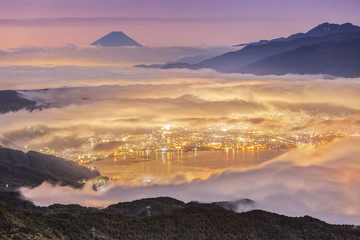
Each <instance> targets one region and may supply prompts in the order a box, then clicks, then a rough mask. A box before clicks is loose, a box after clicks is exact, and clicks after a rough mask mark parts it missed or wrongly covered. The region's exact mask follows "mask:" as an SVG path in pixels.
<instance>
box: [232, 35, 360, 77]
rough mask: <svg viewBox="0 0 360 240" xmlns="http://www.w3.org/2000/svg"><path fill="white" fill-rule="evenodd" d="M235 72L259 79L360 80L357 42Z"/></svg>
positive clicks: (278, 58) (268, 60)
mask: <svg viewBox="0 0 360 240" xmlns="http://www.w3.org/2000/svg"><path fill="white" fill-rule="evenodd" d="M237 72H241V73H253V74H259V75H268V74H274V75H283V74H287V73H294V74H320V73H321V74H329V75H333V76H342V77H359V76H360V39H357V40H351V41H343V42H328V43H320V44H316V45H312V46H306V47H302V48H299V49H296V50H294V51H290V52H286V53H283V54H279V55H275V56H271V57H268V58H265V59H263V60H260V61H258V62H255V63H252V64H250V65H248V66H245V67H242V68H239V69H238V70H237Z"/></svg>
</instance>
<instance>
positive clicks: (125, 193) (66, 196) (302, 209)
mask: <svg viewBox="0 0 360 240" xmlns="http://www.w3.org/2000/svg"><path fill="white" fill-rule="evenodd" d="M359 144H360V139H359V138H348V139H344V140H342V141H337V142H335V143H333V144H332V145H331V146H330V147H328V148H326V149H322V150H318V151H317V152H312V151H304V150H302V151H301V150H294V151H291V152H288V153H286V154H283V155H281V156H280V157H277V158H275V159H273V160H272V161H270V162H268V163H266V164H264V165H262V166H260V167H258V168H253V169H248V170H242V171H236V170H230V171H225V172H223V173H217V174H214V175H212V176H210V177H209V178H207V179H206V180H194V181H192V182H187V183H181V184H175V185H174V184H168V185H147V186H132V187H129V186H121V185H111V186H109V187H108V188H107V189H105V190H103V191H98V192H93V191H92V190H90V187H89V186H88V187H87V188H85V189H83V190H74V189H72V188H69V187H60V186H56V187H53V186H50V185H49V184H46V183H44V184H42V185H41V186H39V187H37V188H34V189H29V188H22V189H21V193H22V194H23V196H25V197H26V198H28V199H30V200H32V201H34V202H35V204H38V205H49V204H53V203H78V204H81V205H86V206H106V205H108V204H111V203H115V202H119V201H130V200H134V199H139V198H145V197H157V196H171V197H175V198H178V199H180V200H183V201H192V200H198V201H202V202H211V201H222V200H236V199H240V198H250V199H252V200H255V201H256V205H255V207H254V208H257V209H263V210H267V211H273V212H277V213H280V214H286V215H291V216H302V215H305V214H306V215H311V216H314V217H317V218H320V219H322V220H325V221H327V222H331V223H352V224H360V221H359V216H360V207H359V205H358V202H359V201H360V191H358V190H357V189H358V187H357V186H358V184H359V183H360V177H359V176H360V175H359V173H360V165H359V161H358V159H357V156H358V155H359V154H360V149H359V148H358V145H359ZM45 192H46V198H44V197H43V196H45V195H44V193H45Z"/></svg>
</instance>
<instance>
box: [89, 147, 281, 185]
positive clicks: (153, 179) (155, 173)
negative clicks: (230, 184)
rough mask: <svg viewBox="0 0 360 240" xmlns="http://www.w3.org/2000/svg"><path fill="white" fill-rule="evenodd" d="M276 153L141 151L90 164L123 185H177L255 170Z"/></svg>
mask: <svg viewBox="0 0 360 240" xmlns="http://www.w3.org/2000/svg"><path fill="white" fill-rule="evenodd" d="M283 153H284V151H279V150H259V151H258V150H254V151H248V150H244V151H243V150H234V151H232V150H228V151H189V152H184V151H176V152H152V151H141V152H134V153H131V154H122V155H120V156H118V157H108V158H105V159H103V160H100V161H97V162H94V163H93V164H92V165H93V166H95V167H96V168H97V169H98V170H99V171H100V172H101V174H102V175H105V176H109V177H111V178H112V179H113V180H116V181H119V182H121V183H126V184H131V185H133V184H151V183H179V182H183V181H191V180H194V179H197V178H198V179H206V178H208V177H209V176H210V175H212V174H215V173H221V172H223V171H225V170H226V169H232V168H234V169H245V168H249V167H256V166H258V165H260V164H262V163H265V162H267V161H269V160H271V159H273V158H274V157H277V156H279V155H281V154H283Z"/></svg>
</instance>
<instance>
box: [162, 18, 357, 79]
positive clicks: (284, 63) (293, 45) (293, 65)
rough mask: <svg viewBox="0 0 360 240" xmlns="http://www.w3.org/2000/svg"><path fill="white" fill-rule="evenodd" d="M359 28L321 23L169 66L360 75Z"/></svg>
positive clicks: (261, 72)
mask: <svg viewBox="0 0 360 240" xmlns="http://www.w3.org/2000/svg"><path fill="white" fill-rule="evenodd" d="M359 39H360V27H358V26H354V25H352V24H351V23H345V24H342V25H339V24H329V23H323V24H321V25H319V26H317V27H315V28H313V29H311V30H310V31H308V32H307V33H297V34H293V35H291V36H289V37H287V38H277V39H273V40H262V41H260V42H256V43H249V44H247V45H246V46H245V47H244V48H242V49H240V50H238V51H233V52H228V53H225V54H222V55H219V56H216V57H213V58H209V59H207V60H204V61H202V62H200V63H197V64H188V63H179V62H177V63H171V64H165V65H163V66H162V68H164V69H168V68H188V69H201V68H211V69H214V70H216V71H219V72H224V73H252V74H261V75H262V74H275V75H283V74H288V73H296V74H330V75H334V76H342V77H359V76H360V71H359V69H360V54H359V52H360V44H359Z"/></svg>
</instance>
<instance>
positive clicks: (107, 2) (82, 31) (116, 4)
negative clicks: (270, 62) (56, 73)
mask: <svg viewBox="0 0 360 240" xmlns="http://www.w3.org/2000/svg"><path fill="white" fill-rule="evenodd" d="M359 9H360V1H357V0H341V1H340V0H301V1H300V0H272V1H269V0H255V1H254V0H224V1H216V0H196V1H195V0H181V1H175V0H120V1H119V0H117V1H115V0H102V1H98V0H77V1H70V0H51V1H50V0H32V1H28V0H12V1H8V0H0V16H1V17H0V31H1V33H2V38H1V40H0V49H3V50H4V49H8V48H17V47H21V46H29V45H32V46H64V45H66V44H75V45H77V46H87V45H88V44H89V43H91V42H93V41H95V40H97V39H98V38H100V37H101V36H103V35H105V34H107V33H109V32H111V31H123V32H125V33H126V34H127V35H129V36H130V37H132V38H134V39H135V40H136V41H138V42H139V43H141V44H142V45H145V46H150V47H160V46H199V45H234V44H238V43H244V42H250V41H258V40H261V39H271V38H275V37H281V36H288V35H290V34H292V33H296V32H306V31H308V30H309V29H311V28H313V27H315V26H316V25H318V24H320V23H323V22H330V23H345V22H351V23H353V24H355V25H360V15H359V14H358V11H359Z"/></svg>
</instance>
